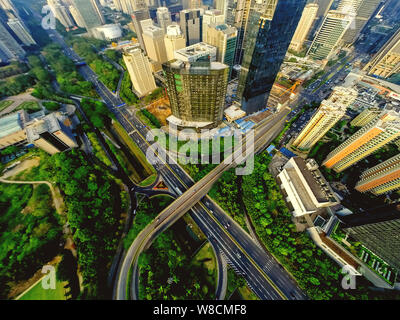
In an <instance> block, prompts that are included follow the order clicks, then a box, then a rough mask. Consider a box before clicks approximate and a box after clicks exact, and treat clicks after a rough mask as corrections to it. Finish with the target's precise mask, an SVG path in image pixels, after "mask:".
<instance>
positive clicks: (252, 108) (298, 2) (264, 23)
mask: <svg viewBox="0 0 400 320" xmlns="http://www.w3.org/2000/svg"><path fill="white" fill-rule="evenodd" d="M305 3H306V0H278V1H276V0H269V1H266V2H263V3H260V2H259V1H256V0H252V1H251V6H250V10H249V12H248V15H249V16H248V19H247V24H246V28H245V35H244V43H243V48H244V56H243V62H242V68H241V70H240V76H239V86H238V98H239V99H240V100H241V103H242V109H243V110H244V111H246V112H247V113H248V114H251V113H253V112H257V111H259V110H262V109H264V108H266V106H267V101H268V97H269V94H270V91H271V89H272V86H273V84H274V82H275V78H276V76H277V74H278V72H279V69H280V67H281V64H282V63H283V60H284V58H285V55H286V52H287V50H288V48H289V44H290V41H291V40H292V38H293V34H294V32H295V30H296V28H297V24H298V23H299V20H300V17H301V14H302V12H303V9H304V6H305Z"/></svg>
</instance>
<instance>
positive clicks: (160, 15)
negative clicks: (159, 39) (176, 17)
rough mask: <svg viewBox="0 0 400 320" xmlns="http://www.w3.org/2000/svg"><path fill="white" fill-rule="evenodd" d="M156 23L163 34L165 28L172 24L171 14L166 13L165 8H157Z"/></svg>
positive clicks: (166, 9)
mask: <svg viewBox="0 0 400 320" xmlns="http://www.w3.org/2000/svg"><path fill="white" fill-rule="evenodd" d="M157 23H158V26H159V27H160V28H161V29H163V30H164V32H166V31H167V27H168V26H169V25H170V24H171V23H172V21H171V13H170V12H169V11H168V8H167V7H159V8H157Z"/></svg>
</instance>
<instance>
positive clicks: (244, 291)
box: [238, 286, 260, 300]
mask: <svg viewBox="0 0 400 320" xmlns="http://www.w3.org/2000/svg"><path fill="white" fill-rule="evenodd" d="M238 291H239V294H240V295H241V296H242V298H243V300H260V298H259V297H257V296H256V295H255V294H254V292H253V291H251V290H250V288H249V287H248V286H243V287H241V288H239V289H238Z"/></svg>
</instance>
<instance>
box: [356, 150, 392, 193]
mask: <svg viewBox="0 0 400 320" xmlns="http://www.w3.org/2000/svg"><path fill="white" fill-rule="evenodd" d="M399 188H400V155H396V156H394V157H392V158H390V159H388V160H386V161H384V162H382V163H380V164H378V165H376V166H375V167H373V168H370V169H368V170H366V171H364V172H363V173H362V174H361V176H360V181H358V182H357V185H356V187H355V189H356V190H357V191H359V192H367V191H370V192H372V193H374V194H375V195H379V194H383V193H386V192H389V191H392V190H396V189H399Z"/></svg>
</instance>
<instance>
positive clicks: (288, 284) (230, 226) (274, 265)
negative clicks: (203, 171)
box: [48, 30, 306, 300]
mask: <svg viewBox="0 0 400 320" xmlns="http://www.w3.org/2000/svg"><path fill="white" fill-rule="evenodd" d="M48 32H49V34H50V35H51V37H52V38H53V40H54V41H56V42H57V43H59V44H60V45H61V46H62V48H63V50H64V53H65V54H66V55H67V56H68V57H70V58H71V59H73V60H75V61H81V59H80V57H79V56H78V55H77V54H76V53H75V52H74V51H73V50H72V49H71V48H69V47H68V46H67V45H66V43H65V42H64V40H63V38H62V37H61V36H60V35H59V34H58V33H57V31H55V30H48ZM79 71H80V73H81V75H82V76H83V77H84V78H85V79H86V80H87V81H90V82H92V83H93V85H94V87H95V88H96V90H97V92H98V93H99V95H100V96H101V98H102V100H103V101H104V102H105V103H106V105H107V106H108V108H109V109H110V110H111V111H112V112H113V113H114V115H115V116H116V119H117V120H118V121H119V122H120V123H121V124H122V126H123V127H124V129H125V130H126V131H127V133H128V134H129V136H130V137H131V138H132V139H133V140H134V141H135V142H136V144H137V145H138V146H139V147H140V148H141V150H142V151H143V152H146V151H147V149H148V148H149V142H148V141H147V140H146V139H145V137H146V135H147V130H148V129H147V128H146V127H145V126H144V125H143V124H142V123H141V122H140V121H139V120H138V119H137V118H136V117H134V115H133V114H131V113H130V112H129V111H128V110H127V109H126V108H125V107H124V106H123V102H122V101H121V99H119V98H118V97H117V96H115V95H114V94H112V93H111V92H110V91H109V90H108V89H107V87H106V86H105V85H104V84H103V83H101V82H100V81H99V80H98V78H97V75H96V74H95V73H94V72H93V71H92V70H91V69H90V68H89V67H88V66H86V65H83V66H81V67H80V68H79ZM282 125H283V124H282ZM273 135H274V134H271V137H272V136H273ZM271 139H273V137H272V138H271ZM265 142H266V141H265ZM166 159H167V161H166V162H164V161H162V160H161V159H160V158H158V161H157V162H156V163H155V164H154V167H155V168H156V169H157V171H158V172H159V173H160V175H161V176H162V178H163V180H164V181H165V183H166V184H167V185H168V187H169V188H170V190H173V191H174V193H175V194H176V195H177V196H180V195H181V194H184V193H185V192H186V191H187V190H188V189H190V188H191V187H193V185H194V182H193V180H192V179H191V178H190V176H188V175H187V173H186V172H185V171H184V170H183V169H182V168H181V167H180V166H179V165H178V164H177V163H176V162H174V161H173V160H172V159H169V157H168V155H166ZM192 191H193V189H192ZM188 194H190V193H188ZM187 203H188V204H190V205H191V206H192V205H193V203H195V205H194V206H192V217H193V219H194V220H195V222H196V223H197V224H198V225H199V227H200V228H201V230H202V231H203V232H204V233H205V234H206V235H207V237H208V238H209V239H213V241H214V240H215V242H216V243H218V246H219V248H220V250H221V251H222V252H223V254H224V256H225V257H226V258H227V259H228V262H229V263H230V265H231V266H232V267H233V268H234V269H235V270H236V271H237V272H238V273H240V274H242V275H243V276H244V277H245V279H246V281H247V282H248V284H249V286H250V287H251V288H252V290H253V291H254V292H255V294H257V296H259V297H260V298H261V299H268V300H269V299H306V296H305V295H304V293H303V292H302V291H301V290H300V288H299V287H298V286H297V284H296V283H295V281H294V280H293V279H292V278H291V277H290V275H289V274H288V273H287V272H286V271H285V270H284V269H283V268H282V267H281V266H280V264H279V263H278V262H277V261H276V260H275V259H274V258H273V257H272V256H271V255H270V254H269V253H267V252H265V251H264V250H262V249H261V248H260V247H259V246H258V245H257V243H256V242H255V241H254V240H253V239H252V238H251V237H250V236H249V235H248V234H247V233H246V232H245V231H244V230H243V229H242V228H241V227H240V226H239V225H237V224H236V223H235V222H234V221H233V220H232V219H231V218H230V217H229V216H228V215H227V214H226V213H225V212H224V211H223V210H222V209H221V208H219V207H218V206H217V205H216V204H215V203H214V202H212V201H211V199H209V198H208V197H203V198H202V199H201V201H199V202H197V199H196V198H192V199H189V200H188V202H187ZM185 204H186V202H185ZM187 210H188V208H187ZM159 222H162V220H160V221H159ZM160 229H161V228H160ZM129 267H130V266H129ZM121 270H122V268H121ZM128 280H129V279H127V278H125V279H122V278H121V277H119V280H118V283H120V284H121V283H125V285H126V283H127V281H128ZM125 288H126V287H125ZM117 291H118V290H116V294H117ZM120 296H122V293H120Z"/></svg>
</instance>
